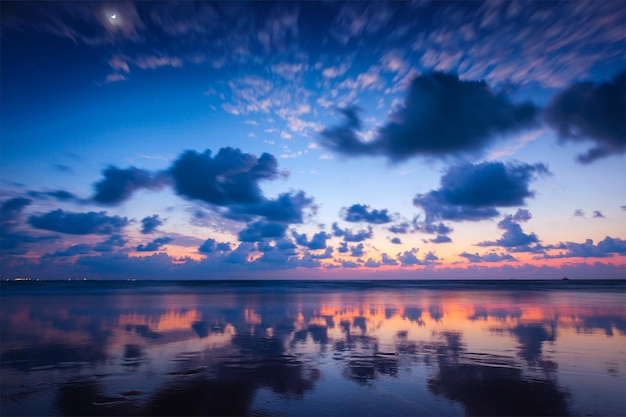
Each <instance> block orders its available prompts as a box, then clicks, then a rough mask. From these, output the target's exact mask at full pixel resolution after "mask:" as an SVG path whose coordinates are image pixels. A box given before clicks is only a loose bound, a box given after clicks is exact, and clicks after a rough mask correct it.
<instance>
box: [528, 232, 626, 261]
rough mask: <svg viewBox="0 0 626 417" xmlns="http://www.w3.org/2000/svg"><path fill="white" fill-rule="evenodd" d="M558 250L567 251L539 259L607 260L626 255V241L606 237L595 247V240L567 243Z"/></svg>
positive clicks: (560, 245) (558, 247) (562, 244)
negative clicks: (607, 258)
mask: <svg viewBox="0 0 626 417" xmlns="http://www.w3.org/2000/svg"><path fill="white" fill-rule="evenodd" d="M556 248H557V249H565V250H566V252H560V253H559V254H557V255H547V254H546V255H543V256H541V257H539V258H538V259H554V258H606V257H609V256H614V255H626V240H623V239H620V238H613V237H609V236H607V237H605V238H604V239H603V240H601V241H600V242H598V244H596V245H594V243H593V240H591V239H587V240H586V241H585V243H576V242H566V243H561V244H559V245H558V246H556Z"/></svg>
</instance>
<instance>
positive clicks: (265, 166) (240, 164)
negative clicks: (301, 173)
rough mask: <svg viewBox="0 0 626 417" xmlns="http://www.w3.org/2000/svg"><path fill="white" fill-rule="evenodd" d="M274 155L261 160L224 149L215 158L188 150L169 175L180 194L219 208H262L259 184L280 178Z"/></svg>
mask: <svg viewBox="0 0 626 417" xmlns="http://www.w3.org/2000/svg"><path fill="white" fill-rule="evenodd" d="M277 168H278V162H277V161H276V158H275V157H274V156H273V155H270V154H268V153H263V154H262V155H261V157H260V158H259V157H257V156H256V155H252V154H248V153H243V152H241V150H239V149H235V148H230V147H228V148H221V149H220V150H219V151H218V152H217V154H216V155H215V156H214V157H213V155H212V153H211V150H209V149H207V150H205V151H204V152H203V153H198V152H196V151H192V150H188V151H185V152H184V153H183V154H182V155H180V156H179V157H178V159H177V160H176V161H174V163H173V164H172V167H171V168H170V170H169V172H170V174H171V176H172V178H173V181H174V189H175V191H176V193H177V194H179V195H181V196H183V197H186V198H189V199H192V200H200V201H204V202H206V203H211V204H215V205H217V206H229V205H235V204H244V205H247V204H254V203H256V204H258V203H262V202H264V201H265V198H264V197H263V194H262V192H261V189H260V187H259V181H261V180H271V179H275V178H278V176H279V175H280V173H279V172H278V169H277Z"/></svg>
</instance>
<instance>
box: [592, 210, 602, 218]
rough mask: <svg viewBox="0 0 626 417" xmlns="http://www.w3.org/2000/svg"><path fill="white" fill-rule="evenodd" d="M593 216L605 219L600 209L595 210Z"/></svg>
mask: <svg viewBox="0 0 626 417" xmlns="http://www.w3.org/2000/svg"><path fill="white" fill-rule="evenodd" d="M593 217H594V218H596V219H604V214H602V212H601V211H600V210H594V211H593Z"/></svg>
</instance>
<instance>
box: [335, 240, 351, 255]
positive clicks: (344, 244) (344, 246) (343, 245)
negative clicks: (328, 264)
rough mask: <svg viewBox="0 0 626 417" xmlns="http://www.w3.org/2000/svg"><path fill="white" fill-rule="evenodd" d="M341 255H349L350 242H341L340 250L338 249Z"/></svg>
mask: <svg viewBox="0 0 626 417" xmlns="http://www.w3.org/2000/svg"><path fill="white" fill-rule="evenodd" d="M337 252H339V253H348V242H340V243H339V248H338V249H337Z"/></svg>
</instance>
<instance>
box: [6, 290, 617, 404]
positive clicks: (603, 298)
mask: <svg viewBox="0 0 626 417" xmlns="http://www.w3.org/2000/svg"><path fill="white" fill-rule="evenodd" d="M623 300H624V293H623V292H622V291H618V292H590V293H589V292H576V291H572V292H567V291H558V290H550V291H543V292H535V291H532V292H531V291H518V292H507V291H486V292H474V291H469V290H458V291H456V290H455V291H450V290H447V291H443V290H423V289H415V290H410V289H408V290H407V289H403V290H402V291H395V290H392V289H370V290H359V291H357V290H342V291H332V290H330V289H329V290H323V291H318V292H313V291H298V290H294V291H287V292H285V291H280V292H273V291H271V290H267V289H264V290H263V291H245V292H244V291H237V290H233V291H228V290H226V291H224V290H222V291H220V292H219V293H215V294H211V293H210V292H204V293H201V294H193V293H186V294H183V293H171V294H167V293H165V294H134V293H129V292H124V293H115V292H112V293H102V294H73V295H67V294H57V295H54V296H48V295H45V294H39V295H36V294H32V295H10V296H3V298H2V306H1V312H2V314H1V316H0V320H1V331H2V334H1V335H2V338H1V339H0V340H1V341H0V343H1V349H2V409H3V413H6V414H51V413H57V414H66V415H77V414H78V415H119V414H123V415H125V414H165V415H183V414H192V415H195V414H210V415H232V414H235V415H245V414H256V415H259V414H277V413H278V414H307V415H311V414H318V415H337V414H341V415H345V414H357V415H399V414H402V415H406V414H413V415H415V414H442V415H464V414H469V415H512V414H513V415H536V414H544V415H567V414H596V415H598V414H600V415H613V414H621V413H623V412H624V410H625V407H626V401H625V400H624V398H625V396H624V394H625V393H626V392H625V391H624V387H625V386H626V376H625V372H626V355H625V354H624V353H625V351H626V343H625V342H626V312H625V311H624V305H623Z"/></svg>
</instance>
